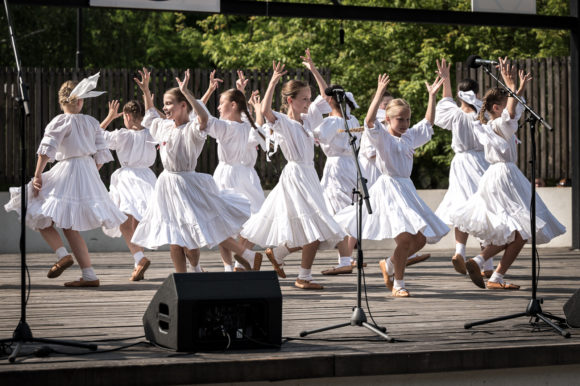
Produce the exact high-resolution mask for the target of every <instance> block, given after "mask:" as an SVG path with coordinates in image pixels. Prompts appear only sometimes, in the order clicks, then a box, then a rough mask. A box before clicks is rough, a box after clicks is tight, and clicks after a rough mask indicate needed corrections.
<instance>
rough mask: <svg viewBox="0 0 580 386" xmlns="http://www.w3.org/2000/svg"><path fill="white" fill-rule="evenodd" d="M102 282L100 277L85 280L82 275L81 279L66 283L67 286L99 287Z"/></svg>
mask: <svg viewBox="0 0 580 386" xmlns="http://www.w3.org/2000/svg"><path fill="white" fill-rule="evenodd" d="M100 285H101V283H100V282H99V279H97V280H83V278H82V277H81V278H80V279H79V280H75V281H69V282H66V283H64V286H65V287H98V286H100Z"/></svg>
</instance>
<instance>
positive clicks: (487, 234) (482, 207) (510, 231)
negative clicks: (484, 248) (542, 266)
mask: <svg viewBox="0 0 580 386" xmlns="http://www.w3.org/2000/svg"><path fill="white" fill-rule="evenodd" d="M531 193H532V189H531V186H530V181H528V179H527V178H526V177H525V176H524V175H523V174H522V172H521V171H520V169H519V168H518V167H517V166H516V165H515V164H514V163H513V162H507V163H506V162H498V163H495V164H492V165H491V166H490V167H489V168H488V169H487V171H486V172H485V174H484V175H483V177H482V178H481V181H480V183H479V189H478V190H477V192H476V193H475V194H474V195H473V196H472V197H471V198H470V199H469V201H467V203H466V204H465V205H464V206H463V207H462V208H460V209H458V210H457V212H454V213H451V214H450V220H451V221H453V223H454V224H457V227H458V228H459V230H461V231H462V232H467V233H469V234H470V235H473V236H475V237H477V238H479V239H480V240H481V241H482V243H483V245H489V244H493V245H505V244H509V243H511V242H512V241H513V240H514V239H515V232H516V231H518V232H519V233H520V235H521V236H522V238H523V239H524V240H527V241H528V242H531V236H532V233H531V228H530V211H529V207H530V198H531ZM564 232H566V228H565V227H564V226H563V225H562V224H560V222H559V221H558V220H557V219H556V218H555V217H554V216H553V215H552V213H550V211H549V210H548V208H546V205H545V204H544V202H543V201H542V199H541V198H540V197H539V196H538V195H537V194H536V243H537V244H545V243H547V242H549V241H550V240H551V239H553V238H554V237H556V236H559V235H561V234H563V233H564Z"/></svg>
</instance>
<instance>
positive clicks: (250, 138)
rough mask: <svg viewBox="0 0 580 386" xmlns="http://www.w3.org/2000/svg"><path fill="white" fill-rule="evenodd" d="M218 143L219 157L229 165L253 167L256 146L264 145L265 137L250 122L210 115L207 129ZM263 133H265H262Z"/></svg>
mask: <svg viewBox="0 0 580 386" xmlns="http://www.w3.org/2000/svg"><path fill="white" fill-rule="evenodd" d="M205 131H206V132H207V134H208V135H210V136H212V137H214V138H215V139H216V141H217V143H218V159H219V160H220V162H224V163H226V164H229V165H239V164H241V165H244V166H249V167H253V166H254V164H255V163H256V158H257V151H256V147H257V146H258V145H262V147H264V146H265V145H264V139H262V137H260V135H259V134H258V130H257V129H254V128H253V127H252V125H251V124H250V122H248V121H244V122H235V121H229V120H224V119H218V118H215V117H213V116H211V115H210V117H209V120H208V122H207V127H206V129H205ZM262 134H263V133H262Z"/></svg>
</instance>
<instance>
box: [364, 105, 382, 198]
mask: <svg viewBox="0 0 580 386" xmlns="http://www.w3.org/2000/svg"><path fill="white" fill-rule="evenodd" d="M385 117H386V111H385V110H382V109H379V110H378V111H377V116H376V119H377V120H379V121H381V122H384V120H385ZM383 125H384V126H383V128H384V129H385V130H386V129H388V125H387V124H386V123H383ZM376 158H377V150H376V149H375V147H374V146H373V145H372V144H371V141H370V140H369V138H368V133H367V132H366V130H365V131H364V132H363V134H362V137H361V140H360V148H359V151H358V161H359V163H360V169H361V173H362V174H363V176H364V177H365V178H366V179H367V188H368V189H370V188H371V186H373V184H374V183H375V182H376V181H377V179H378V178H379V177H380V176H381V171H380V170H379V168H378V167H377V161H376Z"/></svg>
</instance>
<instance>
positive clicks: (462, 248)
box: [455, 243, 465, 259]
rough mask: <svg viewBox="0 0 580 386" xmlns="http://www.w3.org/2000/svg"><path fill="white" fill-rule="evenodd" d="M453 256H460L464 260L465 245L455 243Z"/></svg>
mask: <svg viewBox="0 0 580 386" xmlns="http://www.w3.org/2000/svg"><path fill="white" fill-rule="evenodd" d="M455 254H456V255H461V256H463V258H464V259H465V244H461V243H455Z"/></svg>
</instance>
